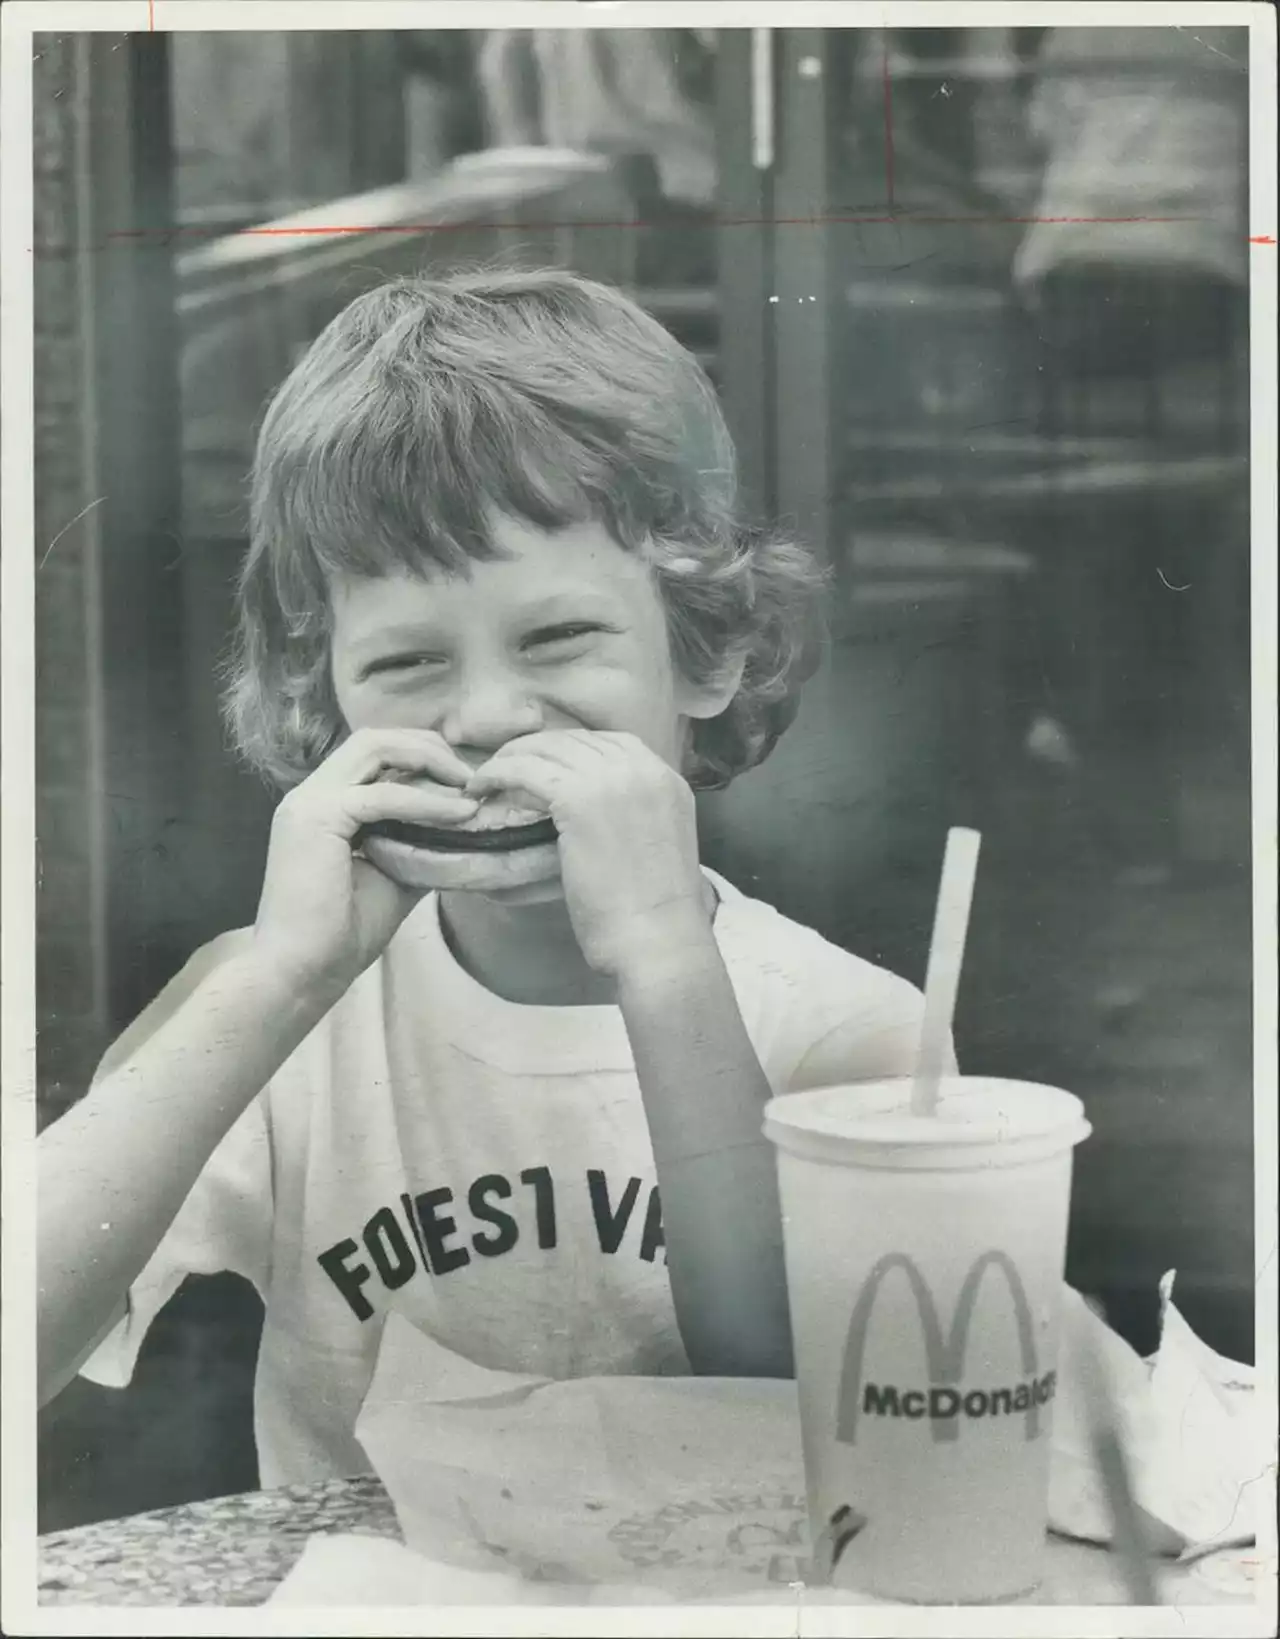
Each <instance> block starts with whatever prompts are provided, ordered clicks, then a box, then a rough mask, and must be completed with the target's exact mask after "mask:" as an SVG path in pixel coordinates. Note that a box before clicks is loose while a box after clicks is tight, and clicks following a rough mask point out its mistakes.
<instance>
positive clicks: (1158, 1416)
mask: <svg viewBox="0 0 1280 1639" xmlns="http://www.w3.org/2000/svg"><path fill="white" fill-rule="evenodd" d="M1161 1291H1162V1297H1163V1299H1164V1323H1163V1333H1162V1338H1161V1345H1160V1350H1159V1352H1158V1354H1157V1355H1156V1357H1155V1359H1154V1361H1153V1362H1147V1361H1144V1360H1142V1359H1141V1358H1140V1357H1139V1356H1138V1355H1137V1354H1135V1353H1134V1351H1133V1350H1132V1349H1130V1348H1129V1346H1128V1345H1127V1344H1126V1343H1125V1342H1124V1341H1123V1340H1122V1339H1121V1338H1119V1337H1118V1336H1116V1334H1115V1333H1113V1332H1112V1331H1111V1330H1110V1329H1109V1328H1108V1327H1106V1325H1105V1324H1104V1323H1103V1322H1102V1321H1101V1320H1100V1319H1099V1318H1098V1317H1097V1316H1096V1315H1095V1314H1094V1313H1093V1312H1092V1311H1091V1309H1090V1308H1089V1307H1088V1305H1087V1304H1086V1303H1085V1301H1084V1300H1083V1299H1082V1298H1080V1297H1079V1296H1078V1294H1076V1293H1074V1292H1072V1291H1071V1290H1070V1289H1067V1290H1066V1291H1065V1292H1064V1311H1063V1331H1062V1340H1061V1346H1060V1357H1059V1378H1058V1381H1059V1389H1058V1398H1057V1401H1056V1403H1055V1408H1054V1422H1053V1434H1052V1439H1053V1456H1052V1464H1051V1482H1050V1505H1049V1514H1050V1524H1051V1527H1052V1529H1053V1530H1054V1531H1056V1532H1058V1533H1060V1534H1063V1535H1066V1536H1072V1537H1076V1538H1079V1539H1081V1540H1083V1541H1087V1542H1095V1543H1096V1542H1105V1541H1106V1540H1107V1539H1108V1536H1109V1532H1110V1513H1109V1508H1108V1504H1107V1500H1106V1495H1105V1492H1104V1491H1103V1489H1102V1487H1101V1483H1100V1480H1099V1478H1098V1476H1097V1473H1096V1470H1095V1467H1094V1462H1093V1458H1092V1454H1091V1447H1090V1442H1089V1426H1088V1419H1087V1416H1086V1408H1085V1403H1084V1399H1083V1395H1082V1394H1081V1392H1080V1386H1079V1383H1078V1380H1077V1379H1078V1369H1077V1366H1076V1365H1073V1359H1074V1360H1076V1361H1078V1359H1079V1354H1078V1351H1080V1350H1081V1349H1083V1348H1085V1347H1091V1348H1092V1350H1093V1353H1094V1356H1095V1359H1097V1360H1098V1362H1099V1365H1100V1367H1101V1371H1102V1375H1103V1377H1104V1379H1105V1381H1106V1383H1107V1385H1108V1389H1109V1396H1110V1398H1111V1400H1112V1402H1113V1404H1114V1407H1115V1416H1116V1419H1117V1423H1118V1427H1119V1431H1120V1433H1121V1436H1122V1439H1123V1442H1124V1444H1125V1446H1126V1448H1127V1450H1128V1453H1129V1462H1130V1468H1131V1478H1132V1482H1133V1485H1134V1489H1135V1493H1136V1497H1137V1500H1138V1502H1139V1504H1140V1506H1141V1507H1142V1509H1143V1510H1144V1511H1145V1513H1146V1515H1147V1523H1148V1528H1149V1532H1150V1535H1151V1538H1152V1542H1153V1546H1155V1547H1156V1548H1157V1549H1158V1550H1159V1551H1161V1552H1163V1553H1164V1554H1165V1555H1166V1556H1167V1561H1166V1563H1167V1564H1168V1565H1169V1566H1170V1567H1172V1566H1173V1562H1174V1558H1175V1557H1176V1556H1178V1555H1182V1556H1183V1557H1185V1558H1188V1559H1190V1558H1192V1557H1194V1556H1195V1555H1197V1554H1199V1553H1202V1552H1204V1551H1206V1550H1207V1549H1208V1547H1209V1546H1210V1545H1214V1546H1224V1545H1226V1544H1231V1543H1240V1542H1247V1541H1252V1540H1253V1534H1254V1529H1255V1527H1254V1519H1255V1517H1256V1505H1257V1502H1258V1501H1259V1496H1258V1494H1257V1493H1256V1492H1255V1493H1253V1494H1252V1495H1251V1494H1250V1488H1251V1486H1254V1485H1257V1484H1261V1483H1263V1481H1264V1475H1265V1469H1264V1462H1263V1457H1262V1445H1261V1422H1260V1419H1257V1417H1256V1409H1255V1406H1254V1401H1255V1392H1254V1390H1253V1388H1252V1380H1253V1372H1252V1369H1251V1368H1247V1367H1241V1366H1236V1365H1234V1364H1233V1363H1231V1362H1228V1361H1224V1360H1222V1359H1221V1357H1219V1356H1217V1355H1215V1354H1214V1353H1213V1351H1212V1350H1209V1349H1207V1348H1206V1346H1205V1345H1204V1344H1203V1343H1202V1342H1201V1341H1200V1340H1199V1339H1198V1338H1196V1337H1195V1335H1194V1333H1192V1332H1191V1330H1190V1328H1189V1327H1188V1326H1187V1324H1186V1322H1185V1321H1184V1320H1183V1318H1182V1316H1181V1315H1179V1313H1178V1311H1177V1310H1176V1309H1175V1308H1174V1306H1173V1303H1172V1298H1171V1292H1172V1276H1167V1277H1166V1278H1165V1281H1164V1282H1163V1283H1162V1287H1161ZM356 1433H357V1437H358V1438H359V1439H360V1440H361V1442H362V1443H363V1445H364V1447H365V1450H366V1451H367V1453H368V1455H369V1458H370V1461H371V1462H372V1463H373V1465H374V1468H375V1470H376V1471H377V1473H378V1474H379V1476H380V1477H381V1479H382V1480H383V1483H384V1484H385V1485H386V1487H387V1489H388V1491H389V1493H390V1495H391V1497H392V1500H393V1502H394V1503H395V1507H396V1513H397V1516H398V1520H399V1523H400V1527H401V1530H402V1532H403V1534H404V1537H405V1541H406V1543H407V1545H408V1547H407V1548H403V1549H402V1548H400V1547H399V1546H398V1545H397V1544H394V1543H385V1542H375V1541H373V1540H372V1539H365V1538H350V1539H348V1538H338V1537H329V1538H325V1539H320V1540H317V1539H312V1542H311V1543H310V1544H309V1545H308V1549H307V1551H306V1553H304V1555H303V1558H302V1560H301V1562H300V1563H299V1565H298V1566H297V1567H296V1568H295V1571H294V1573H293V1574H292V1575H291V1577H290V1578H289V1579H287V1581H286V1583H285V1585H284V1586H283V1587H282V1588H281V1589H280V1590H279V1591H278V1593H277V1596H276V1599H277V1601H278V1602H281V1603H292V1604H295V1605H301V1604H307V1603H315V1602H317V1600H318V1601H319V1602H321V1603H326V1604H329V1605H332V1604H334V1603H335V1602H339V1603H340V1602H341V1599H342V1595H341V1591H340V1590H342V1589H343V1588H346V1589H347V1590H348V1593H349V1597H350V1599H351V1601H352V1602H353V1603H369V1602H372V1603H378V1604H382V1605H388V1604H403V1605H420V1604H433V1603H434V1604H470V1605H507V1604H512V1603H520V1604H530V1603H533V1604H544V1605H556V1604H604V1605H608V1604H613V1605H622V1604H627V1605H630V1604H636V1603H649V1604H671V1603H682V1604H683V1603H689V1604H694V1603H714V1604H725V1603H737V1602H742V1601H744V1600H745V1601H750V1602H753V1603H755V1602H764V1603H775V1602H781V1603H786V1604H794V1603H795V1602H796V1600H797V1599H798V1598H800V1597H801V1596H802V1597H803V1600H804V1601H806V1602H818V1603H822V1602H830V1601H832V1600H834V1601H835V1602H836V1603H843V1604H849V1603H852V1602H858V1601H856V1600H854V1599H852V1598H851V1596H850V1594H849V1593H848V1592H847V1591H832V1590H826V1589H808V1588H805V1587H804V1586H803V1584H804V1583H805V1581H806V1576H807V1571H808V1551H809V1550H808V1527H807V1520H806V1517H805V1502H804V1482H803V1472H802V1465H801V1458H800V1446H799V1428H798V1409H797V1404H796V1395H795V1387H794V1384H789V1383H777V1382H754V1381H740V1380H717V1379H708V1378H595V1379H579V1380H575V1381H572V1382H563V1383H560V1382H548V1381H547V1380H546V1379H542V1378H536V1377H521V1376H518V1375H515V1374H511V1373H503V1372H491V1371H488V1370H486V1369H484V1368H481V1367H478V1366H476V1365H474V1364H473V1363H472V1362H469V1361H466V1360H464V1359H462V1358H461V1357H460V1356H458V1355H456V1354H453V1353H451V1352H450V1351H448V1350H446V1349H444V1348H443V1347H442V1346H441V1345H440V1344H438V1343H436V1342H435V1341H434V1340H433V1339H431V1338H429V1337H426V1336H424V1335H423V1334H422V1333H420V1332H418V1331H417V1330H416V1329H415V1328H414V1327H413V1326H411V1325H410V1324H409V1323H408V1322H407V1321H405V1320H402V1319H400V1318H399V1317H396V1316H393V1317H392V1318H391V1320H390V1321H389V1322H388V1325H387V1328H386V1333H385V1335H384V1340H383V1345H382V1352H381V1355H380V1358H379V1362H378V1367H377V1371H376V1373H375V1376H374V1381H373V1384H372V1386H371V1388H370V1391H369V1395H368V1397H367V1399H366V1402H365V1407H364V1410H363V1411H362V1413H361V1416H360V1419H359V1420H358V1422H357V1425H356ZM1260 1470H1262V1471H1263V1472H1262V1473H1260V1472H1259V1471H1260ZM1072 1554H1074V1555H1075V1556H1076V1557H1075V1558H1074V1559H1072V1558H1071V1557H1070V1556H1071V1555H1072ZM1064 1555H1065V1556H1066V1557H1065V1558H1064ZM1049 1559H1050V1560H1051V1561H1053V1562H1054V1565H1055V1566H1056V1570H1054V1571H1051V1573H1050V1574H1049V1575H1048V1578H1047V1580H1048V1581H1049V1582H1050V1583H1052V1582H1054V1581H1055V1579H1056V1581H1057V1582H1060V1583H1061V1584H1062V1587H1061V1588H1060V1589H1058V1590H1057V1593H1056V1594H1055V1591H1054V1589H1053V1588H1050V1589H1049V1591H1048V1593H1047V1595H1042V1596H1041V1600H1040V1601H1039V1602H1046V1601H1047V1602H1049V1603H1097V1604H1102V1603H1115V1602H1118V1601H1120V1600H1122V1599H1123V1587H1122V1586H1118V1585H1117V1584H1116V1582H1115V1578H1114V1572H1113V1568H1112V1567H1111V1566H1110V1556H1107V1555H1103V1554H1098V1553H1096V1552H1094V1553H1090V1552H1089V1551H1088V1550H1086V1549H1082V1548H1077V1547H1074V1546H1073V1545H1070V1544H1067V1543H1062V1544H1061V1545H1060V1546H1059V1547H1058V1548H1056V1549H1054V1550H1053V1551H1052V1552H1051V1553H1050V1555H1049ZM1186 1583H1187V1578H1185V1577H1183V1578H1182V1580H1181V1584H1180V1586H1181V1587H1182V1593H1181V1594H1180V1595H1179V1602H1192V1603H1198V1602H1202V1601H1201V1600H1199V1599H1198V1598H1196V1597H1195V1595H1194V1591H1193V1593H1192V1594H1191V1595H1188V1594H1187V1592H1186ZM370 1590H374V1597H373V1598H372V1599H370V1598H369V1597H368V1594H369V1592H370ZM1221 1597H1222V1593H1221V1591H1220V1592H1219V1593H1218V1594H1217V1595H1216V1596H1215V1598H1217V1599H1220V1598H1221ZM864 1602H865V1603H868V1604H872V1603H876V1602H877V1601H875V1600H872V1599H870V1598H867V1599H866V1600H865V1601H864Z"/></svg>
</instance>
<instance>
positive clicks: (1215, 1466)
mask: <svg viewBox="0 0 1280 1639" xmlns="http://www.w3.org/2000/svg"><path fill="white" fill-rule="evenodd" d="M1173 1281H1174V1277H1173V1274H1172V1273H1170V1274H1167V1275H1166V1276H1165V1277H1164V1279H1163V1280H1162V1281H1161V1283H1160V1296H1161V1301H1162V1316H1163V1318H1162V1327H1161V1336H1160V1347H1159V1350H1158V1351H1157V1353H1156V1356H1155V1359H1154V1361H1153V1362H1150V1363H1148V1362H1147V1361H1144V1360H1142V1359H1141V1358H1140V1357H1139V1356H1138V1355H1137V1354H1135V1353H1134V1351H1133V1350H1132V1349H1131V1348H1130V1347H1129V1345H1128V1344H1127V1343H1125V1342H1124V1340H1123V1339H1122V1338H1119V1337H1117V1336H1116V1334H1115V1333H1114V1332H1112V1331H1110V1330H1109V1329H1108V1328H1107V1327H1106V1326H1104V1325H1103V1324H1102V1322H1101V1321H1100V1320H1098V1319H1097V1318H1096V1316H1094V1315H1093V1314H1092V1312H1091V1311H1090V1310H1089V1308H1088V1306H1087V1305H1086V1304H1085V1302H1084V1300H1083V1299H1082V1298H1080V1297H1079V1296H1078V1295H1077V1294H1076V1293H1074V1292H1071V1291H1068V1292H1067V1294H1066V1300H1067V1301H1066V1303H1065V1305H1064V1310H1063V1332H1062V1342H1061V1346H1060V1354H1059V1362H1058V1384H1059V1387H1058V1398H1057V1402H1056V1404H1055V1406H1054V1412H1053V1457H1052V1463H1051V1467H1050V1485H1049V1519H1050V1524H1051V1525H1052V1526H1053V1528H1054V1529H1055V1530H1058V1531H1061V1532H1063V1533H1065V1534H1066V1535H1068V1536H1073V1537H1079V1538H1082V1539H1083V1540H1086V1541H1094V1542H1106V1541H1107V1540H1108V1539H1109V1536H1110V1513H1109V1510H1108V1507H1107V1501H1106V1495H1105V1492H1104V1491H1103V1488H1102V1482H1101V1478H1100V1476H1099V1474H1098V1471H1097V1468H1096V1465H1095V1463H1094V1460H1093V1457H1092V1454H1091V1451H1090V1442H1089V1423H1088V1417H1087V1411H1086V1407H1085V1404H1084V1397H1083V1395H1082V1393H1081V1389H1080V1383H1081V1373H1080V1370H1079V1368H1078V1365H1077V1363H1076V1362H1077V1360H1078V1354H1077V1351H1078V1350H1079V1349H1080V1348H1081V1347H1082V1346H1087V1344H1088V1343H1089V1342H1090V1341H1092V1343H1093V1346H1094V1348H1095V1349H1096V1350H1097V1351H1098V1353H1099V1354H1100V1355H1101V1364H1102V1369H1103V1375H1104V1377H1105V1380H1106V1385H1107V1388H1108V1391H1109V1397H1110V1399H1111V1403H1112V1406H1113V1408H1114V1415H1115V1416H1116V1419H1117V1422H1118V1432H1119V1434H1120V1436H1121V1441H1122V1444H1123V1446H1124V1449H1125V1451H1126V1453H1127V1455H1128V1459H1129V1467H1130V1481H1131V1483H1132V1485H1133V1490H1134V1497H1135V1500H1136V1501H1137V1503H1138V1505H1139V1507H1140V1508H1141V1509H1142V1510H1143V1512H1144V1513H1145V1514H1146V1515H1147V1523H1148V1529H1149V1533H1150V1537H1151V1540H1152V1544H1153V1546H1154V1547H1156V1548H1157V1549H1158V1550H1160V1551H1161V1552H1164V1553H1168V1554H1175V1555H1184V1556H1186V1557H1191V1556H1194V1555H1199V1554H1202V1553H1205V1552H1208V1551H1210V1550H1211V1549H1213V1548H1221V1547H1234V1546H1240V1545H1244V1544H1247V1543H1250V1542H1252V1541H1254V1540H1255V1534H1256V1530H1257V1520H1258V1510H1259V1508H1261V1507H1263V1506H1265V1499H1264V1498H1263V1496H1262V1492H1261V1489H1260V1488H1261V1487H1262V1486H1263V1485H1264V1484H1265V1482H1266V1476H1267V1472H1268V1469H1267V1463H1268V1458H1267V1456H1266V1455H1265V1436H1264V1429H1263V1422H1262V1416H1261V1411H1260V1408H1259V1405H1258V1401H1257V1395H1256V1392H1255V1389H1254V1371H1253V1368H1252V1367H1251V1366H1240V1365H1237V1364H1235V1363H1234V1362H1233V1361H1230V1360H1224V1359H1223V1358H1222V1356H1221V1355H1217V1354H1215V1353H1214V1352H1213V1350H1212V1349H1210V1348H1209V1347H1208V1346H1207V1345H1206V1344H1205V1343H1202V1342H1201V1341H1200V1339H1199V1338H1198V1337H1197V1336H1196V1335H1195V1333H1194V1332H1193V1331H1192V1330H1191V1328H1190V1326H1188V1325H1187V1323H1186V1321H1185V1320H1184V1319H1183V1317H1182V1316H1181V1315H1180V1314H1179V1312H1178V1310H1177V1309H1176V1308H1175V1306H1174V1303H1173V1297H1172V1293H1173ZM1084 1327H1088V1329H1089V1331H1088V1336H1087V1337H1082V1335H1081V1329H1082V1328H1084Z"/></svg>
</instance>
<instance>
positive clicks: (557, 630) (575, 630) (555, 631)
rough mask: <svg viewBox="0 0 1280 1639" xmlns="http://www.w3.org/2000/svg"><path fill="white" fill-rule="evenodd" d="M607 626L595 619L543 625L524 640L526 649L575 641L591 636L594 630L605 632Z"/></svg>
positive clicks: (552, 646)
mask: <svg viewBox="0 0 1280 1639" xmlns="http://www.w3.org/2000/svg"><path fill="white" fill-rule="evenodd" d="M604 630H605V628H604V627H603V626H601V625H599V624H598V623H597V622H595V621H590V620H576V621H571V622H566V623H565V624H564V625H561V626H543V627H541V628H539V630H538V631H536V632H530V633H529V635H528V637H526V638H525V640H524V645H523V647H524V648H526V649H547V648H554V647H555V646H556V645H557V644H560V643H573V642H576V641H577V640H578V639H580V638H584V637H589V636H591V634H592V633H593V632H603V631H604Z"/></svg>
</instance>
